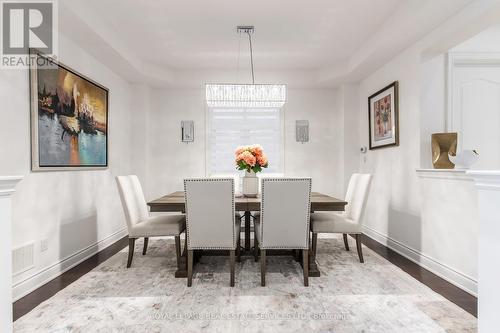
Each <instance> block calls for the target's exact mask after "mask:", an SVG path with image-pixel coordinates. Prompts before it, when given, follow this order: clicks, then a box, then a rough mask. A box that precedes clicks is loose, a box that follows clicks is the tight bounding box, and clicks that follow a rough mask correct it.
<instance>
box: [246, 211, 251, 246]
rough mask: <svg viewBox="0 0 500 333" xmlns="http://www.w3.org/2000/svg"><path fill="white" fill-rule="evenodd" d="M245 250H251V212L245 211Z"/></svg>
mask: <svg viewBox="0 0 500 333" xmlns="http://www.w3.org/2000/svg"><path fill="white" fill-rule="evenodd" d="M245 251H250V212H249V211H246V212H245Z"/></svg>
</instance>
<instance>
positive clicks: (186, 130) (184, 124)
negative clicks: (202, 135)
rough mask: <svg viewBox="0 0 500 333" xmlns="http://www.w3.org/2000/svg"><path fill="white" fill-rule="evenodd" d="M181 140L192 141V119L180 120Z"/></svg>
mask: <svg viewBox="0 0 500 333" xmlns="http://www.w3.org/2000/svg"><path fill="white" fill-rule="evenodd" d="M181 140H182V142H193V141H194V121H192V120H183V121H181Z"/></svg>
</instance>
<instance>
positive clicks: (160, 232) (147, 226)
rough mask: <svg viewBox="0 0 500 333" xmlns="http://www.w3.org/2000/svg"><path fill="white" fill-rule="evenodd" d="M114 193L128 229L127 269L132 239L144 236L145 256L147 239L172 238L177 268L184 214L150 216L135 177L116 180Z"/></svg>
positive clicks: (132, 247)
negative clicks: (118, 200)
mask: <svg viewBox="0 0 500 333" xmlns="http://www.w3.org/2000/svg"><path fill="white" fill-rule="evenodd" d="M116 182H117V184H118V191H119V192H120V198H121V201H122V204H123V209H124V211H125V219H126V221H127V228H128V240H129V242H128V245H129V248H128V261H127V268H128V267H130V265H131V264H132V258H133V256H134V248H135V240H136V239H137V238H140V237H144V248H143V250H142V254H143V255H145V254H146V250H147V248H148V239H149V237H163V236H174V237H175V250H176V254H177V267H178V268H180V267H179V266H180V257H181V243H180V234H181V233H182V232H183V231H184V230H185V228H186V218H185V216H184V215H181V214H179V215H159V216H150V215H149V210H148V206H147V204H146V199H145V198H144V193H143V192H142V187H141V183H140V182H139V178H137V176H134V175H131V176H118V177H116Z"/></svg>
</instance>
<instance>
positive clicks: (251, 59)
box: [247, 31, 255, 84]
mask: <svg viewBox="0 0 500 333" xmlns="http://www.w3.org/2000/svg"><path fill="white" fill-rule="evenodd" d="M247 34H248V42H249V43H250V65H251V67H252V84H255V76H254V73H253V49H252V35H251V34H250V31H247Z"/></svg>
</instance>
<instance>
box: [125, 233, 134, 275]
mask: <svg viewBox="0 0 500 333" xmlns="http://www.w3.org/2000/svg"><path fill="white" fill-rule="evenodd" d="M134 249H135V238H129V239H128V260H127V268H129V267H130V265H132V258H133V257H134Z"/></svg>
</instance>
